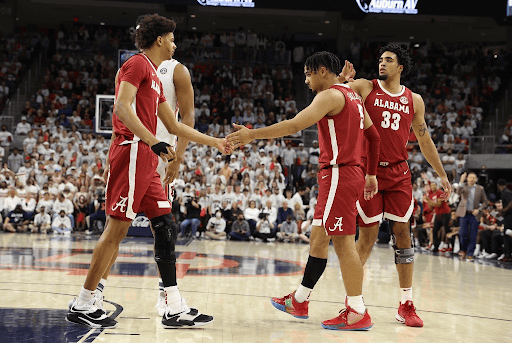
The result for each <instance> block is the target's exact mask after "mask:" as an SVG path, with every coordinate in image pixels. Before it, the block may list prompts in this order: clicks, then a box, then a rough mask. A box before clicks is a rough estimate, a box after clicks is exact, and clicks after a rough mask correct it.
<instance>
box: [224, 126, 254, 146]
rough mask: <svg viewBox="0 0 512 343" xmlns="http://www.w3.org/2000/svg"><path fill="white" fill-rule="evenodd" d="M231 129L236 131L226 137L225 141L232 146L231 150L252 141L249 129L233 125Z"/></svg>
mask: <svg viewBox="0 0 512 343" xmlns="http://www.w3.org/2000/svg"><path fill="white" fill-rule="evenodd" d="M233 127H234V128H235V130H236V131H235V132H232V133H230V134H229V135H227V136H226V140H227V141H228V142H229V143H231V144H232V145H233V149H236V148H238V147H240V146H242V145H245V144H247V143H250V142H251V141H252V140H253V138H252V132H251V131H252V130H251V129H248V128H246V127H245V126H243V125H238V124H233Z"/></svg>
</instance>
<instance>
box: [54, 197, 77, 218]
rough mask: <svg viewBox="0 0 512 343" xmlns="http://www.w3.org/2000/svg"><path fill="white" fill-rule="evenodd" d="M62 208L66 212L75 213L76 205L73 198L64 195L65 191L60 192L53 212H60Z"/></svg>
mask: <svg viewBox="0 0 512 343" xmlns="http://www.w3.org/2000/svg"><path fill="white" fill-rule="evenodd" d="M61 210H64V212H65V213H66V214H68V215H70V214H73V211H74V207H73V203H72V202H71V200H69V199H66V197H65V196H64V193H62V192H61V193H59V196H58V197H57V199H56V200H55V202H54V203H53V213H54V214H55V213H60V211H61Z"/></svg>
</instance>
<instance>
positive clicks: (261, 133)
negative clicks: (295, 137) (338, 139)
mask: <svg viewBox="0 0 512 343" xmlns="http://www.w3.org/2000/svg"><path fill="white" fill-rule="evenodd" d="M344 106H345V97H344V96H343V95H342V94H341V92H339V91H337V90H334V89H328V90H325V91H322V92H320V93H318V94H317V95H316V96H315V98H314V99H313V102H311V104H310V105H309V106H308V107H306V108H305V109H303V110H302V111H300V112H299V113H297V115H296V116H295V117H294V118H293V119H289V120H283V121H281V122H279V123H277V124H274V125H270V126H267V127H263V128H260V129H255V130H250V129H248V128H246V127H245V126H243V125H237V124H233V126H234V127H235V129H236V130H237V131H235V132H232V133H230V134H229V135H228V136H227V137H226V139H227V141H228V142H229V143H231V144H233V145H234V148H237V147H239V146H241V145H245V144H247V143H249V142H251V141H253V140H255V139H269V138H277V137H284V136H289V135H291V134H294V133H297V132H299V131H301V130H304V129H307V128H308V127H310V126H311V125H314V124H316V123H317V122H318V121H319V120H320V119H322V118H323V117H324V116H326V115H328V114H330V113H331V112H332V113H334V111H336V110H338V112H339V111H341V110H342V109H343V107H344ZM338 112H337V113H338Z"/></svg>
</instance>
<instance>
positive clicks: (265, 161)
mask: <svg viewBox="0 0 512 343" xmlns="http://www.w3.org/2000/svg"><path fill="white" fill-rule="evenodd" d="M256 161H257V162H259V163H260V165H264V166H268V165H269V162H270V161H269V159H268V157H267V156H266V152H265V149H263V148H262V149H260V150H259V155H258V157H257V160H256Z"/></svg>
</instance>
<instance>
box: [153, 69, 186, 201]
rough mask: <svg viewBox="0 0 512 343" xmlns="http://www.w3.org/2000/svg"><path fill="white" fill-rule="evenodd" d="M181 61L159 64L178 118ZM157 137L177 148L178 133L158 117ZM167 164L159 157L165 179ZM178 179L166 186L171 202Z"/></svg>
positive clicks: (160, 171) (163, 81)
mask: <svg viewBox="0 0 512 343" xmlns="http://www.w3.org/2000/svg"><path fill="white" fill-rule="evenodd" d="M179 63H180V62H178V61H176V60H175V59H170V60H166V61H163V62H162V63H161V64H160V66H158V70H157V75H158V78H159V79H160V82H162V86H163V87H164V95H165V98H166V99H167V101H168V102H169V105H171V108H172V110H173V111H174V113H175V114H176V119H178V111H179V107H178V99H177V97H176V90H175V88H174V68H176V66H177V65H178V64H179ZM155 137H156V138H157V139H158V140H159V141H161V142H166V143H169V144H170V145H171V146H172V148H173V149H176V140H177V137H176V135H171V134H170V133H169V131H167V128H166V127H165V125H164V123H162V121H161V120H160V118H158V121H157V123H156V135H155ZM165 165H166V163H165V162H164V161H163V160H162V159H161V158H159V159H158V167H157V168H156V171H157V172H158V174H160V178H161V180H162V181H163V179H164V177H165ZM175 182H176V180H174V181H173V182H172V183H171V184H170V185H168V186H164V190H165V193H166V194H167V197H168V198H169V200H171V202H172V201H173V198H174V183H175Z"/></svg>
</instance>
